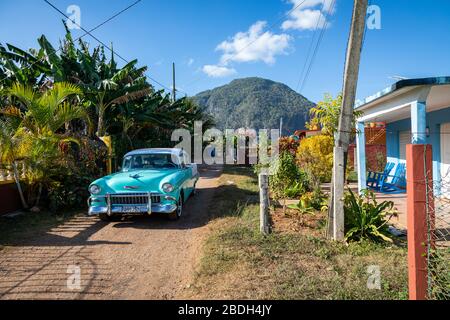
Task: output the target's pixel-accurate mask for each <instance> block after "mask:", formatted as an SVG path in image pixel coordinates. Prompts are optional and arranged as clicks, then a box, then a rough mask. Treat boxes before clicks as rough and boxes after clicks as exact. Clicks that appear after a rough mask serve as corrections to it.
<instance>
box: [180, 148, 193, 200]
mask: <svg viewBox="0 0 450 320" xmlns="http://www.w3.org/2000/svg"><path fill="white" fill-rule="evenodd" d="M179 158H180V166H181V173H180V174H181V176H182V180H183V183H182V185H183V190H184V192H185V195H186V197H188V196H189V194H190V193H191V188H192V187H191V170H190V168H189V167H188V165H187V163H186V158H185V156H184V154H183V153H182V154H180V156H179Z"/></svg>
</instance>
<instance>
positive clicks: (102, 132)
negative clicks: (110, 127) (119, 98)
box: [97, 108, 105, 137]
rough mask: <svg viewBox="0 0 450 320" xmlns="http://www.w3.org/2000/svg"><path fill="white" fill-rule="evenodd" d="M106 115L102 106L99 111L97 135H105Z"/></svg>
mask: <svg viewBox="0 0 450 320" xmlns="http://www.w3.org/2000/svg"><path fill="white" fill-rule="evenodd" d="M104 116H105V112H104V110H103V108H100V109H99V111H98V125H97V136H98V137H103V136H104V135H105V129H104Z"/></svg>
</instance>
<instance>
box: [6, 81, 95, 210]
mask: <svg viewBox="0 0 450 320" xmlns="http://www.w3.org/2000/svg"><path fill="white" fill-rule="evenodd" d="M7 92H8V94H9V95H10V96H11V97H12V98H14V99H17V101H18V102H19V107H12V106H11V107H8V108H6V109H4V110H3V111H2V114H3V116H4V117H5V118H6V119H7V120H6V121H9V122H10V123H15V126H14V128H15V129H14V130H9V134H8V132H6V131H5V133H4V135H3V136H4V137H5V139H6V140H7V139H8V137H9V138H13V139H11V141H13V142H14V141H16V143H15V144H14V145H12V144H11V143H10V144H9V145H8V144H7V143H2V146H3V145H4V146H7V148H2V156H3V157H5V158H9V163H11V164H12V165H13V166H15V161H16V160H15V159H16V158H20V159H24V161H25V162H26V163H27V168H30V169H29V170H28V171H27V180H28V182H29V184H30V185H31V186H37V188H38V192H37V200H36V206H37V205H38V204H39V200H40V196H41V192H42V188H43V187H44V186H45V185H49V184H50V183H51V176H52V173H53V172H54V170H55V168H57V165H58V161H59V160H60V158H61V156H62V154H61V150H60V148H61V146H62V145H63V144H65V143H69V142H76V140H75V139H73V138H71V137H70V136H68V135H67V133H65V132H64V130H65V126H66V124H67V123H69V122H70V121H72V120H75V119H80V118H84V117H86V112H85V109H84V107H82V106H80V105H74V104H73V103H72V102H73V98H74V97H77V96H79V95H81V93H82V91H81V90H80V89H79V88H78V87H77V86H75V85H72V84H69V83H57V84H55V85H54V86H53V88H52V89H50V90H47V91H45V92H44V93H40V92H38V91H36V90H34V89H32V88H30V87H28V86H25V85H22V84H19V83H15V84H14V85H13V86H12V87H11V88H10V89H9V90H7ZM69 100H71V101H70V103H69ZM4 122H5V121H4ZM9 127H11V126H9ZM3 140H4V139H3ZM3 140H2V141H3ZM3 149H5V150H10V151H8V152H6V151H3ZM7 155H9V157H7Z"/></svg>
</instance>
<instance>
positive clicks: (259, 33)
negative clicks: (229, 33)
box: [216, 21, 292, 66]
mask: <svg viewBox="0 0 450 320" xmlns="http://www.w3.org/2000/svg"><path fill="white" fill-rule="evenodd" d="M266 25H267V22H265V21H258V22H256V23H255V24H253V25H252V26H251V27H250V29H249V30H248V31H246V32H238V33H237V34H235V35H234V36H233V37H232V38H231V39H229V40H226V41H223V42H222V43H221V44H219V45H218V46H217V48H216V50H217V51H222V52H223V54H222V57H221V59H220V65H222V66H226V65H228V64H229V63H230V62H233V61H234V62H256V61H263V62H265V63H267V64H273V63H275V61H276V59H275V57H276V56H277V55H281V54H287V52H286V50H287V49H288V48H289V45H290V41H291V39H292V38H291V36H289V35H287V34H284V33H282V34H273V33H272V32H270V31H264V29H265V27H266Z"/></svg>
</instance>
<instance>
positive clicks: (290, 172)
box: [270, 152, 309, 199]
mask: <svg viewBox="0 0 450 320" xmlns="http://www.w3.org/2000/svg"><path fill="white" fill-rule="evenodd" d="M273 173H274V174H273V175H272V176H270V190H271V192H272V194H273V195H274V197H275V198H276V199H280V198H283V197H290V198H296V197H298V196H300V195H301V194H302V193H304V192H306V191H308V189H309V185H308V178H307V176H306V174H305V173H304V172H302V171H301V170H300V168H299V167H298V165H297V163H296V161H295V157H294V156H293V155H292V154H290V153H289V152H283V153H281V154H280V156H279V158H278V159H277V160H276V162H275V165H274V172H273Z"/></svg>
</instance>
